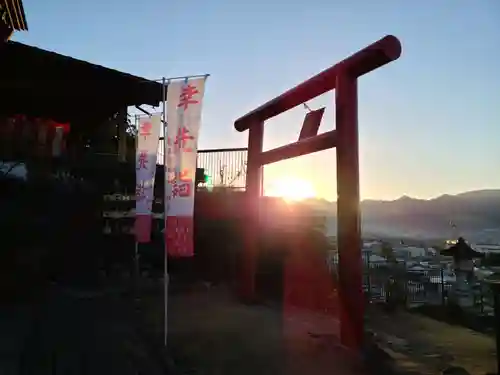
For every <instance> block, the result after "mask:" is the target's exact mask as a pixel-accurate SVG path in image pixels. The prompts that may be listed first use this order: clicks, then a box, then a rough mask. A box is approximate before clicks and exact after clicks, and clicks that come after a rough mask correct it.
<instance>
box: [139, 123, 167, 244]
mask: <svg viewBox="0 0 500 375" xmlns="http://www.w3.org/2000/svg"><path fill="white" fill-rule="evenodd" d="M160 128H161V119H160V116H159V115H155V116H152V117H147V118H141V120H140V122H139V129H138V134H137V150H136V188H135V196H136V226H135V231H136V238H137V241H138V242H149V238H150V232H151V211H152V205H153V200H154V181H155V172H156V154H157V150H158V140H159V137H160Z"/></svg>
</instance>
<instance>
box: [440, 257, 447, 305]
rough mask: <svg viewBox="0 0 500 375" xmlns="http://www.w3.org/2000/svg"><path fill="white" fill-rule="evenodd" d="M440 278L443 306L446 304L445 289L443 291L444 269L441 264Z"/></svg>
mask: <svg viewBox="0 0 500 375" xmlns="http://www.w3.org/2000/svg"><path fill="white" fill-rule="evenodd" d="M440 278H441V304H442V305H443V306H444V305H446V291H445V286H444V269H443V266H441V270H440Z"/></svg>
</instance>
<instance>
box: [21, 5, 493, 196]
mask: <svg viewBox="0 0 500 375" xmlns="http://www.w3.org/2000/svg"><path fill="white" fill-rule="evenodd" d="M23 3H24V6H25V10H26V14H27V20H28V26H29V31H28V32H27V33H18V34H17V35H15V37H14V40H17V41H20V42H23V43H26V44H29V45H34V46H37V47H41V48H44V49H47V50H52V51H56V52H58V53H62V54H65V55H70V56H72V57H75V58H79V59H83V60H87V61H90V62H93V63H97V64H100V65H104V66H108V67H111V68H114V69H117V70H121V71H124V72H127V73H132V74H135V75H138V76H142V77H146V78H151V79H157V78H161V77H175V76H185V75H191V74H206V73H208V74H210V77H209V78H208V81H207V87H206V93H205V101H204V107H203V123H202V129H201V135H200V140H199V148H200V149H205V148H224V147H245V146H246V144H247V137H248V136H247V133H239V132H237V131H236V130H234V127H233V123H234V120H235V119H237V118H238V117H240V116H242V115H244V114H245V113H247V112H249V111H250V110H252V109H254V108H255V107H257V106H258V105H260V104H262V103H264V102H266V101H267V100H269V99H272V98H274V97H275V96H277V95H279V94H281V93H282V92H284V91H286V90H288V89H289V88H291V87H293V86H295V85H296V84H298V83H300V82H302V81H304V80H306V79H307V78H309V77H311V76H313V75H315V74H317V73H318V72H320V71H321V70H323V69H326V68H328V67H330V66H331V65H333V64H334V63H335V62H337V61H339V60H342V59H343V58H345V57H347V56H348V55H350V54H352V53H354V52H356V51H357V50H359V49H361V48H363V47H364V46H366V45H368V44H370V43H372V42H374V41H376V40H378V39H380V38H381V37H383V36H385V35H387V34H392V35H395V36H397V37H398V38H399V39H400V40H401V43H402V46H403V53H402V56H401V58H400V59H399V60H397V61H395V62H393V63H391V64H389V65H387V66H385V67H383V68H380V69H379V70H377V71H374V72H372V73H370V74H368V75H366V76H364V77H362V78H361V79H360V83H359V137H360V138H359V139H360V141H359V142H360V181H361V185H360V188H361V197H362V198H364V199H367V198H370V199H397V198H398V197H400V196H402V195H408V196H413V197H417V198H430V197H434V196H438V195H441V194H445V193H447V194H454V193H459V192H462V191H467V190H474V189H484V188H500V147H499V145H500V69H498V66H499V65H498V64H499V63H498V62H499V61H500V47H499V46H500V2H499V1H498V0H480V1H479V0H440V1H435V0H420V1H401V0H379V1H369V0H342V1H340V0H337V1H336V0H309V1H307V2H304V1H296V2H293V1H289V0H288V1H285V0H266V1H263V0H252V1H245V2H244V1H230V0H211V1H206V0H183V1H180V0H175V1H172V0H170V1H167V0H163V1H160V0H142V1H141V2H135V1H122V0H120V1H119V0H106V1H102V0H86V1H82V0H80V1H76V0H75V1H66V0H44V1H38V0H23ZM333 100H334V93H333V92H330V93H328V94H325V95H323V96H321V97H319V98H317V99H316V100H312V101H311V102H309V103H308V104H309V106H310V107H311V108H320V107H322V106H326V112H325V116H324V118H323V122H322V125H321V128H320V132H321V131H327V130H330V129H334V127H335V123H334V108H333ZM305 113H306V112H305V110H304V108H302V107H298V108H296V109H294V110H291V111H289V112H287V113H285V114H283V115H281V116H278V117H276V118H274V119H272V120H270V121H268V122H266V128H265V141H264V148H265V149H271V148H274V147H277V146H281V145H284V144H287V143H290V142H294V141H296V140H297V137H298V134H299V131H300V127H301V124H302V120H303V117H304V115H305ZM264 176H265V177H264V186H265V189H271V188H272V186H274V184H276V183H279V182H280V181H282V180H283V179H299V180H306V181H309V182H310V183H311V184H312V185H313V188H314V190H315V191H316V193H317V195H318V196H320V197H323V198H326V199H331V200H334V199H336V171H335V150H328V151H323V152H320V153H317V154H314V155H309V156H304V157H301V158H299V159H294V160H289V161H285V162H280V163H276V164H273V165H269V166H267V167H266V168H265V174H264Z"/></svg>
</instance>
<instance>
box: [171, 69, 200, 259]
mask: <svg viewBox="0 0 500 375" xmlns="http://www.w3.org/2000/svg"><path fill="white" fill-rule="evenodd" d="M204 90H205V78H200V79H193V80H189V81H188V80H184V81H178V82H174V83H171V84H169V86H168V92H167V124H168V126H167V135H166V142H165V155H166V157H165V161H166V164H167V166H166V170H167V173H166V174H165V178H166V181H165V188H166V192H165V196H166V202H165V204H166V216H171V217H177V220H170V221H167V220H166V225H167V227H166V231H165V232H166V235H167V239H168V241H167V244H170V245H171V246H170V248H169V247H168V246H167V250H168V252H169V254H172V255H174V254H175V255H177V256H191V255H193V254H192V253H193V250H192V233H191V231H190V230H189V231H187V232H186V230H184V229H185V228H184V227H192V220H193V211H194V193H195V176H196V155H197V151H198V135H199V130H200V124H201V108H202V100H203V94H204ZM180 222H182V223H184V225H183V228H184V229H183V228H180V227H179V225H177V223H180ZM188 222H189V223H188ZM168 223H170V228H169V226H168ZM181 232H182V235H181ZM186 233H188V235H186ZM172 247H173V248H172Z"/></svg>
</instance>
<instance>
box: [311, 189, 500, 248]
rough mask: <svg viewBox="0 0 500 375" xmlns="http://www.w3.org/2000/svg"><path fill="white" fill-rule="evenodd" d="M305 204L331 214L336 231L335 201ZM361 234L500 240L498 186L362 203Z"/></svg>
mask: <svg viewBox="0 0 500 375" xmlns="http://www.w3.org/2000/svg"><path fill="white" fill-rule="evenodd" d="M306 203H307V205H309V206H311V207H312V208H313V209H314V210H316V211H318V212H320V213H322V214H325V213H327V215H328V216H329V217H330V219H329V231H330V232H334V231H335V229H334V228H335V225H336V219H335V216H336V210H337V208H336V203H335V202H328V201H325V200H308V201H307V202H306ZM361 213H362V228H363V232H364V234H373V235H384V236H391V237H392V236H395V237H398V236H399V237H422V238H442V237H449V236H451V235H452V233H453V229H452V223H453V224H454V225H456V230H455V231H456V233H458V234H460V235H462V236H465V237H466V238H468V239H469V240H470V241H490V240H491V241H500V189H496V190H477V191H469V192H465V193H461V194H456V195H448V194H445V195H442V196H440V197H437V198H434V199H428V200H425V199H415V198H411V197H407V196H403V197H401V198H399V199H396V200H393V201H379V200H365V201H362V202H361Z"/></svg>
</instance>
